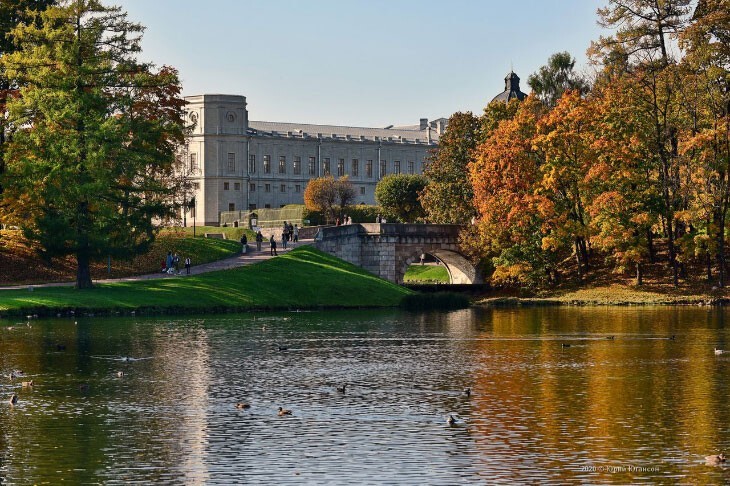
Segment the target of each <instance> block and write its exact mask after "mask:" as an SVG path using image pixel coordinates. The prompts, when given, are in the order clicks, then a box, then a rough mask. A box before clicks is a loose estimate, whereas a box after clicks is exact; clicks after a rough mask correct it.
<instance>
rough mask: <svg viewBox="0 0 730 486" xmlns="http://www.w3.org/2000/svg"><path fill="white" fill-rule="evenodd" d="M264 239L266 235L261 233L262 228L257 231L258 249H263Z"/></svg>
mask: <svg viewBox="0 0 730 486" xmlns="http://www.w3.org/2000/svg"><path fill="white" fill-rule="evenodd" d="M263 241H264V235H262V234H261V230H258V231H257V232H256V251H261V243H262V242H263Z"/></svg>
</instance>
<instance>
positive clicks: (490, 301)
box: [474, 284, 730, 307]
mask: <svg viewBox="0 0 730 486" xmlns="http://www.w3.org/2000/svg"><path fill="white" fill-rule="evenodd" d="M474 304H476V305H479V306H485V307H529V306H560V305H571V306H590V305H593V306H601V305H610V306H637V305H676V306H685V305H693V306H726V305H730V297H728V296H727V295H726V292H725V290H724V289H717V290H715V291H701V290H693V289H667V288H658V289H638V288H636V287H634V286H630V285H622V284H611V285H603V286H596V287H592V288H585V289H577V290H570V291H563V292H552V293H544V294H542V295H538V296H534V297H516V296H499V297H485V298H482V299H479V300H477V301H476V302H474Z"/></svg>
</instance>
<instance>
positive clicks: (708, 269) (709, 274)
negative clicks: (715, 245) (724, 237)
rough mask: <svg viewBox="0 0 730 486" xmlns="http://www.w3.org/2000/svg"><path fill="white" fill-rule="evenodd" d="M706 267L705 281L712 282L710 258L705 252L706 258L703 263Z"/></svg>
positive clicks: (708, 253)
mask: <svg viewBox="0 0 730 486" xmlns="http://www.w3.org/2000/svg"><path fill="white" fill-rule="evenodd" d="M705 263H706V265H707V281H708V282H711V281H712V257H711V256H710V252H707V258H706V261H705Z"/></svg>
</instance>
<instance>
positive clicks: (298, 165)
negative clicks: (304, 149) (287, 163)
mask: <svg viewBox="0 0 730 486" xmlns="http://www.w3.org/2000/svg"><path fill="white" fill-rule="evenodd" d="M293 164H294V165H293V166H292V170H293V171H294V173H295V174H297V175H298V174H301V173H302V158H301V157H294V162H293Z"/></svg>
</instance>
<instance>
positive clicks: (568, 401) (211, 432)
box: [0, 307, 730, 484]
mask: <svg viewBox="0 0 730 486" xmlns="http://www.w3.org/2000/svg"><path fill="white" fill-rule="evenodd" d="M728 322H730V315H728V312H727V311H725V310H722V309H710V308H655V307H651V308H628V307H627V308H527V309H495V310H487V309H469V310H463V311H456V312H450V313H432V314H409V313H404V312H400V311H357V312H351V311H348V312H345V311H343V312H291V313H257V314H236V315H223V316H188V317H174V318H169V317H168V318H140V317H138V318H92V317H84V318H77V319H76V320H75V321H74V320H73V319H68V318H64V319H30V320H29V321H28V322H26V320H25V319H23V320H22V321H21V320H18V319H15V320H4V321H1V322H0V323H1V324H2V327H0V372H2V375H1V376H0V396H1V397H2V403H0V484H32V483H36V484H43V483H47V484H58V483H59V482H60V481H65V482H69V483H72V484H98V483H105V484H135V483H137V484H148V483H150V482H162V483H175V484H180V483H185V484H203V483H204V484H235V483H238V484H240V483H257V484H301V483H319V484H321V483H331V484H383V483H387V484H466V483H473V482H482V483H484V482H490V483H505V484H506V483H515V482H520V483H525V482H531V483H537V482H539V483H542V484H565V483H593V484H595V483H606V484H608V483H640V482H645V483H655V482H665V483H675V482H691V483H693V484H703V483H704V484H720V483H728V482H730V468H726V467H724V465H721V466H712V465H709V464H707V463H706V462H705V459H704V457H705V456H707V455H710V454H718V453H720V452H722V451H730V449H728V446H729V445H730V427H729V426H728V421H727V420H726V418H725V411H726V407H727V404H728V402H729V400H730V387H728V386H727V383H726V381H727V377H728V372H730V353H728V354H721V355H716V354H715V352H714V348H716V347H717V348H721V349H730V344H728V343H729V342H730V332H729V331H728V325H727V323H728ZM16 371H18V372H19V371H22V372H23V373H22V376H13V377H12V379H11V378H10V376H9V375H10V374H12V373H14V372H16ZM30 380H33V384H34V386H32V387H23V386H22V381H30ZM345 384H346V385H347V386H346V387H345V391H344V393H343V392H342V391H341V390H338V388H341V387H342V385H345ZM467 388H469V389H470V390H471V393H469V394H467V393H466V392H465V389H467ZM12 393H17V395H18V403H17V404H16V405H15V406H10V405H9V404H8V402H7V399H8V398H9V397H10V396H11V394H12ZM239 402H245V403H247V404H249V405H250V408H246V409H237V408H236V406H235V405H236V404H237V403H239ZM279 407H283V408H285V409H288V410H291V411H292V414H291V415H287V416H283V417H282V416H279V415H278V412H277V411H278V408H279ZM449 415H451V416H453V417H454V418H455V420H456V423H455V424H454V425H449V424H447V417H448V416H449Z"/></svg>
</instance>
